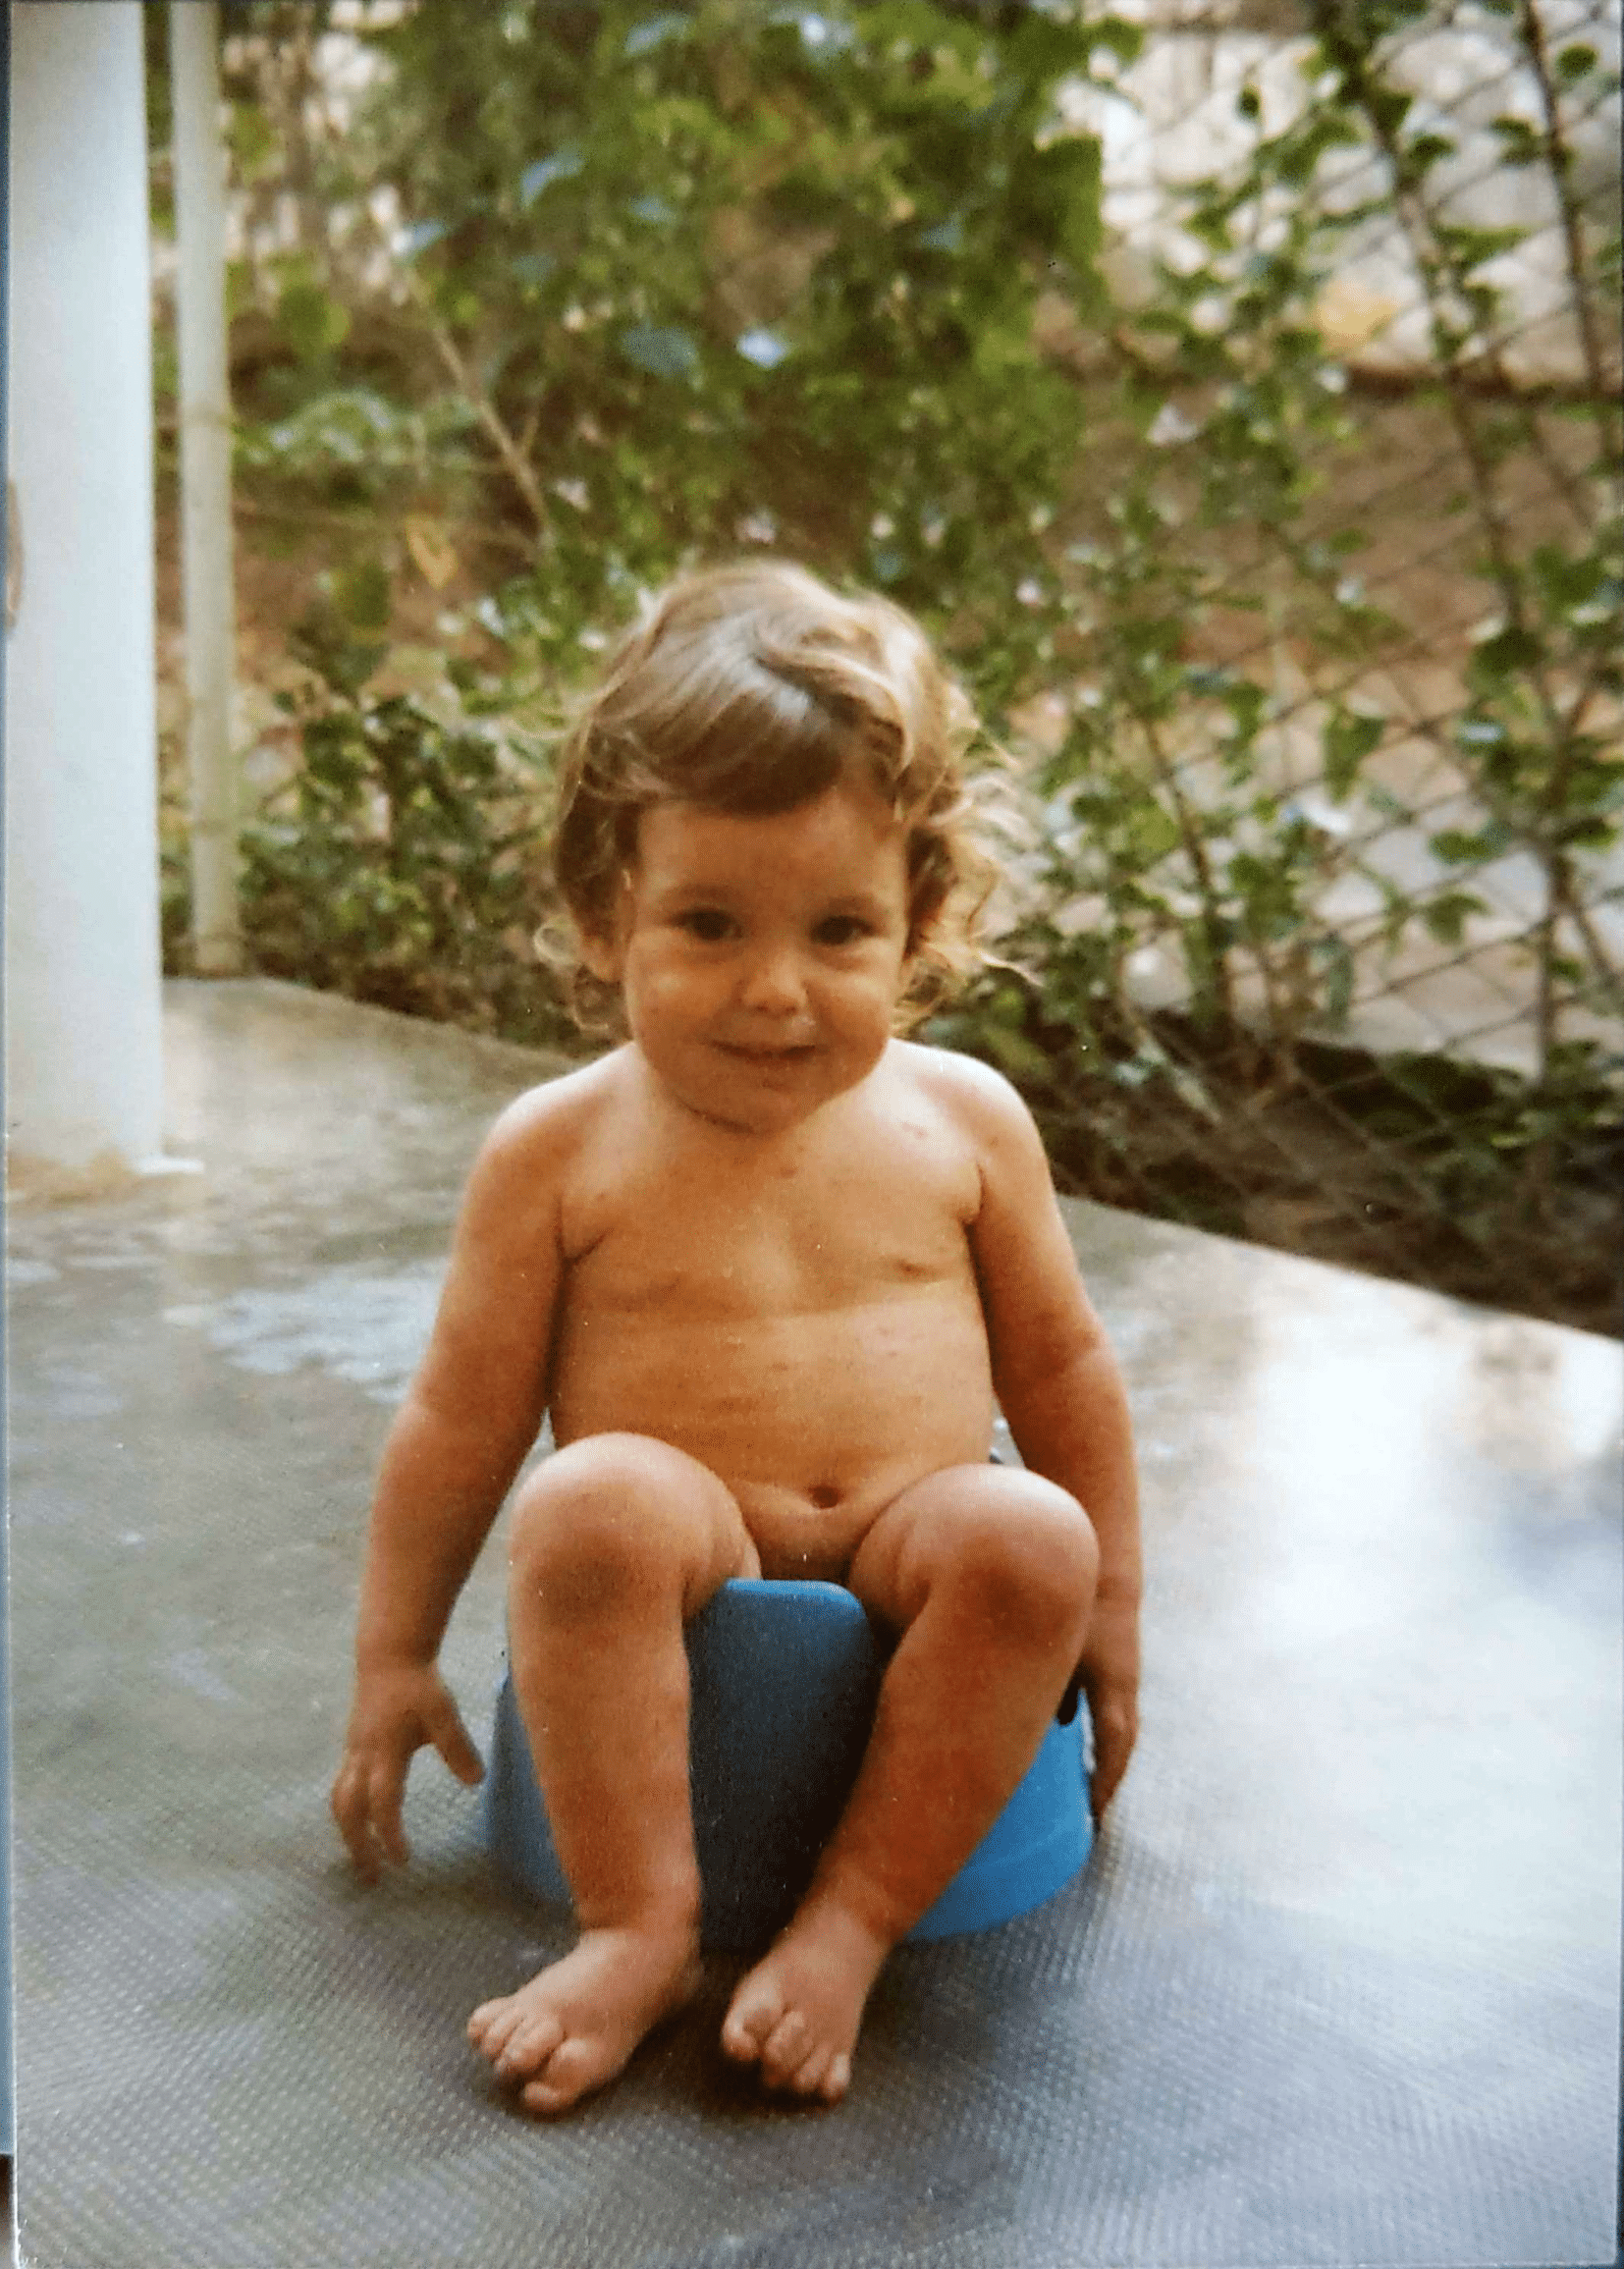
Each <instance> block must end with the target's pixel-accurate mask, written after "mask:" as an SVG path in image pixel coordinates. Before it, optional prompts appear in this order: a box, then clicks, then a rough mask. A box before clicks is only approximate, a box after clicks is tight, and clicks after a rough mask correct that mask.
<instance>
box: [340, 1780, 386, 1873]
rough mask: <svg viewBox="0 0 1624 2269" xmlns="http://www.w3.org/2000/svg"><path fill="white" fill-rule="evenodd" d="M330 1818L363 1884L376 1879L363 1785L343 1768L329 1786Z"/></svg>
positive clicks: (376, 1857)
mask: <svg viewBox="0 0 1624 2269" xmlns="http://www.w3.org/2000/svg"><path fill="white" fill-rule="evenodd" d="M332 1805H333V1817H334V1819H335V1820H336V1821H337V1822H338V1828H339V1833H340V1835H341V1836H342V1837H343V1838H344V1847H345V1850H346V1851H347V1852H348V1853H349V1854H350V1858H351V1861H352V1864H353V1865H354V1868H355V1872H356V1873H357V1874H358V1875H359V1876H360V1878H361V1881H362V1882H363V1883H375V1882H376V1881H377V1879H378V1856H377V1854H376V1852H374V1850H373V1849H372V1834H371V1829H370V1826H369V1823H368V1820H367V1812H366V1784H365V1782H364V1781H362V1780H358V1779H357V1778H356V1776H355V1774H354V1772H353V1770H352V1768H351V1767H349V1766H346V1767H345V1769H344V1770H343V1771H342V1772H341V1773H340V1774H339V1777H338V1779H337V1781H336V1782H335V1783H334V1786H333V1798H332Z"/></svg>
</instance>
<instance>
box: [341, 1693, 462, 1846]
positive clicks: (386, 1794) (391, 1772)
mask: <svg viewBox="0 0 1624 2269" xmlns="http://www.w3.org/2000/svg"><path fill="white" fill-rule="evenodd" d="M426 1746H432V1747H433V1748H435V1749H437V1750H438V1751H439V1753H440V1755H441V1756H443V1757H444V1758H445V1760H446V1763H447V1764H448V1765H449V1766H450V1767H451V1769H452V1771H453V1772H454V1773H455V1774H456V1775H457V1777H458V1779H459V1780H460V1781H465V1782H467V1783H468V1785H469V1786H470V1787H471V1786H472V1785H473V1784H474V1783H475V1782H476V1781H481V1780H483V1779H484V1777H485V1768H484V1766H483V1765H482V1764H481V1763H480V1761H479V1752H478V1751H477V1750H476V1749H475V1748H474V1746H473V1743H472V1742H471V1741H470V1740H469V1739H468V1734H467V1728H466V1727H465V1726H464V1725H463V1723H462V1720H461V1718H460V1715H459V1714H458V1708H457V1704H456V1702H454V1701H453V1700H452V1698H451V1694H450V1692H449V1690H448V1688H447V1686H446V1684H445V1681H444V1680H443V1679H442V1678H441V1676H440V1673H439V1671H438V1670H436V1668H435V1667H434V1664H433V1663H432V1662H403V1663H400V1664H391V1665H390V1666H389V1667H387V1668H385V1669H376V1670H366V1671H363V1672H362V1673H361V1675H360V1676H359V1678H357V1680H356V1682H355V1701H354V1706H353V1707H352V1710H351V1712H350V1729H349V1731H348V1733H347V1734H346V1735H345V1741H344V1758H343V1761H342V1763H341V1764H340V1766H339V1771H338V1778H337V1779H336V1780H335V1781H334V1783H333V1817H334V1818H335V1819H336V1820H337V1821H338V1823H339V1828H340V1830H341V1832H342V1834H343V1836H344V1840H345V1843H346V1844H347V1845H348V1846H349V1849H350V1857H351V1858H352V1860H353V1861H354V1863H355V1867H356V1870H357V1871H358V1873H359V1874H360V1876H361V1879H362V1881H363V1882H367V1883H375V1882H376V1881H377V1880H378V1877H379V1875H380V1874H381V1873H382V1871H383V1870H382V1866H381V1864H380V1861H381V1860H391V1861H393V1862H394V1863H395V1864H396V1865H397V1866H404V1865H405V1864H406V1858H407V1856H408V1855H407V1851H406V1833H405V1830H404V1829H403V1827H402V1825H401V1800H402V1798H403V1797H404V1796H405V1794H406V1771H407V1768H408V1767H409V1766H410V1763H411V1759H412V1757H413V1756H414V1755H415V1754H416V1752H417V1751H418V1750H420V1749H422V1748H424V1747H426Z"/></svg>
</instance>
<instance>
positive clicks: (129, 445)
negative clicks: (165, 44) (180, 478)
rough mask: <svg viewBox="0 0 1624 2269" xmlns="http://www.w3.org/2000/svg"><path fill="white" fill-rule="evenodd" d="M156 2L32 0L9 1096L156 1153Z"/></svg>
mask: <svg viewBox="0 0 1624 2269" xmlns="http://www.w3.org/2000/svg"><path fill="white" fill-rule="evenodd" d="M146 194H147V190H146V121H145V81H144V73H143V69H142V53H141V11H140V6H139V0H97V4H96V5H95V6H93V7H61V6H58V5H56V4H55V0H15V4H14V5H13V8H12V11H11V279H10V282H11V289H10V307H9V321H8V324H7V342H8V348H9V351H10V356H11V370H10V397H9V412H10V415H9V427H10V432H9V444H10V447H9V458H10V471H11V477H12V481H13V484H14V486H15V490H16V500H17V526H16V532H17V533H18V534H19V535H20V538H21V546H22V588H21V593H20V597H19V601H18V607H17V614H16V620H15V622H14V623H13V626H12V628H11V630H10V632H9V635H8V639H7V654H6V964H7V994H6V1116H7V1123H8V1131H9V1135H10V1140H11V1150H12V1156H13V1158H14V1160H15V1161H16V1162H18V1163H19V1164H21V1165H27V1164H28V1163H32V1162H41V1163H45V1164H49V1165H53V1166H61V1167H70V1168H78V1167H81V1166H86V1165H90V1164H92V1163H96V1162H109V1163H113V1162H117V1163H122V1164H125V1165H138V1164H140V1163H142V1162H144V1161H145V1160H146V1158H147V1157H148V1156H149V1155H150V1154H153V1153H155V1152H157V1150H158V1148H159V1140H160V1134H161V1122H162V1110H163V1078H162V1054H161V1050H162V1034H161V1026H160V981H159V943H158V846H157V734H156V721H155V715H154V653H153V644H154V639H153V565H152V551H153V527H152V379H151V362H150V331H151V318H150V287H149V282H148V265H147V262H148V253H147V218H146Z"/></svg>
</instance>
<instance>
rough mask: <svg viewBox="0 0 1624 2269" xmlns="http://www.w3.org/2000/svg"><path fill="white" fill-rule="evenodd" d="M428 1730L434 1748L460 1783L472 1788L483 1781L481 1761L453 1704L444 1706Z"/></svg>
mask: <svg viewBox="0 0 1624 2269" xmlns="http://www.w3.org/2000/svg"><path fill="white" fill-rule="evenodd" d="M430 1730H431V1733H432V1737H433V1741H434V1746H435V1748H436V1749H437V1750H438V1751H439V1753H440V1755H441V1756H443V1757H444V1758H445V1760H446V1762H447V1764H448V1765H450V1767H451V1769H452V1771H453V1772H454V1773H455V1774H456V1775H457V1777H458V1779H459V1780H460V1781H465V1782H466V1783H467V1785H468V1787H469V1788H473V1787H475V1786H476V1785H477V1783H478V1782H480V1781H482V1780H483V1779H484V1777H485V1766H484V1763H483V1760H482V1759H481V1757H480V1755H479V1752H478V1750H476V1749H475V1748H474V1746H473V1743H472V1742H471V1741H470V1740H469V1739H468V1729H467V1727H466V1726H465V1725H464V1724H463V1723H462V1720H461V1718H460V1716H459V1715H458V1712H457V1705H456V1703H455V1702H448V1703H447V1704H446V1707H445V1709H444V1710H443V1711H442V1712H441V1713H440V1715H439V1716H438V1717H436V1719H435V1721H434V1724H433V1726H432V1728H431V1729H430Z"/></svg>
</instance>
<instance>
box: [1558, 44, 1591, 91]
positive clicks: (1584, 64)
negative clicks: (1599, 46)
mask: <svg viewBox="0 0 1624 2269" xmlns="http://www.w3.org/2000/svg"><path fill="white" fill-rule="evenodd" d="M1598 60H1599V59H1598V57H1597V52H1596V49H1595V48H1594V47H1591V46H1588V45H1587V44H1586V43H1585V42H1584V41H1583V40H1575V41H1574V42H1573V43H1572V44H1571V45H1570V46H1567V47H1559V48H1558V49H1557V51H1556V76H1557V78H1558V79H1559V80H1560V81H1562V83H1563V85H1564V86H1573V85H1575V84H1577V82H1578V81H1580V80H1581V79H1588V78H1589V77H1590V75H1591V73H1592V72H1593V71H1594V70H1595V69H1596V67H1597V61H1598Z"/></svg>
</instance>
